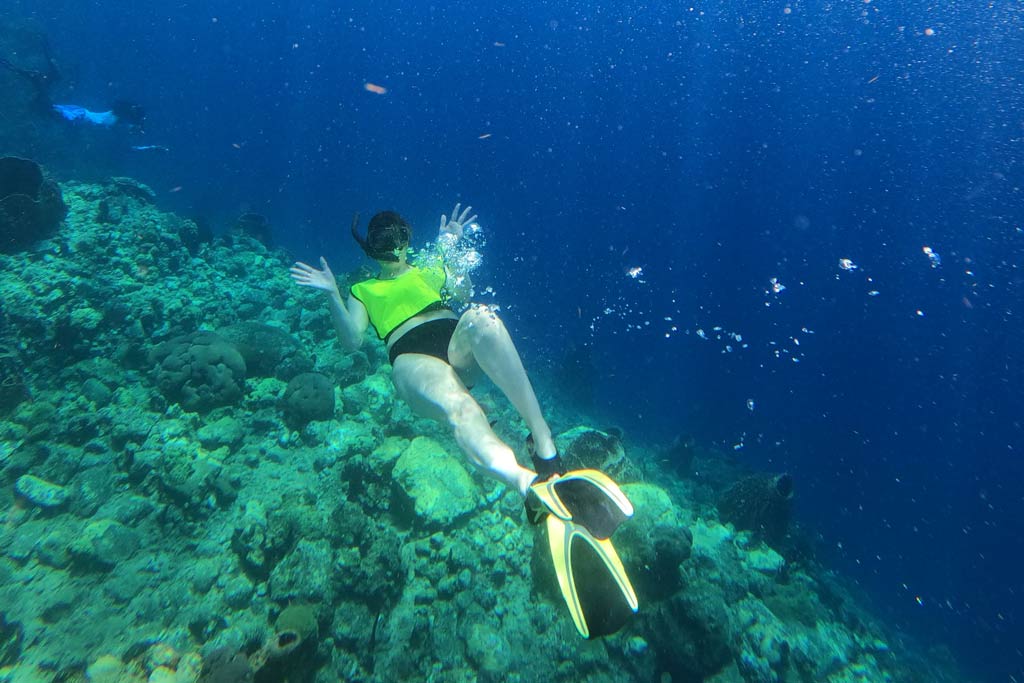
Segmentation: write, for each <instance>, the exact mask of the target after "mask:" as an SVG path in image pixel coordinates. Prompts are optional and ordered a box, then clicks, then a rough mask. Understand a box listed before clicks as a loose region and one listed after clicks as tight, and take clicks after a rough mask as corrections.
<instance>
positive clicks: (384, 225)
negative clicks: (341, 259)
mask: <svg viewBox="0 0 1024 683" xmlns="http://www.w3.org/2000/svg"><path fill="white" fill-rule="evenodd" d="M411 237H412V230H411V229H410V228H409V224H408V223H406V222H405V221H404V220H403V219H402V217H401V216H399V215H398V214H397V213H395V212H394V211H382V212H381V213H378V214H377V215H376V216H374V217H373V218H372V219H371V220H370V225H369V227H368V228H367V230H366V237H363V236H362V235H360V234H359V214H358V213H356V214H355V215H354V216H353V217H352V238H353V239H355V241H356V242H357V243H358V244H359V246H360V247H362V249H363V251H364V252H366V255H367V256H369V257H370V258H372V259H374V260H375V261H388V262H395V261H398V254H397V252H399V251H401V250H402V249H405V248H406V247H408V246H409V239H410V238H411Z"/></svg>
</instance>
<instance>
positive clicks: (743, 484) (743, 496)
mask: <svg viewBox="0 0 1024 683" xmlns="http://www.w3.org/2000/svg"><path fill="white" fill-rule="evenodd" d="M792 501H793V478H792V477H791V476H789V475H788V474H777V475H772V474H757V475H753V476H750V477H746V478H744V479H740V480H739V481H737V482H736V483H734V484H733V485H732V486H730V487H729V488H728V489H726V490H725V491H724V492H723V493H722V495H721V496H720V497H719V499H718V511H719V513H720V514H721V516H722V521H725V522H729V523H731V524H732V525H733V526H735V527H736V529H737V530H747V531H754V532H757V533H758V534H760V535H761V536H762V537H763V538H764V539H765V540H766V541H767V542H768V543H771V544H773V545H774V544H777V543H778V542H780V541H781V540H782V539H783V537H785V535H786V531H787V530H788V528H789V519H790V514H791V505H792Z"/></svg>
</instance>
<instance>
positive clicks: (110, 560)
mask: <svg viewBox="0 0 1024 683" xmlns="http://www.w3.org/2000/svg"><path fill="white" fill-rule="evenodd" d="M140 545H141V542H140V539H139V534H138V532H137V531H135V530H134V529H131V528H129V527H126V526H125V525H123V524H121V523H120V522H115V521H114V520H112V519H100V520H97V521H94V522H90V523H89V524H87V525H86V527H85V529H83V531H82V533H81V535H80V536H79V537H78V538H77V539H75V541H74V543H73V544H72V546H71V552H72V554H73V555H74V556H75V559H76V561H78V562H81V563H82V564H83V565H86V566H95V567H98V568H100V569H105V570H109V569H113V568H114V567H115V566H117V564H118V563H119V562H123V561H124V560H127V559H128V558H129V557H131V556H132V555H133V554H134V553H135V551H136V550H138V549H139V546H140Z"/></svg>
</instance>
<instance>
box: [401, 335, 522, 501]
mask: <svg viewBox="0 0 1024 683" xmlns="http://www.w3.org/2000/svg"><path fill="white" fill-rule="evenodd" d="M391 376H392V379H393V380H394V382H395V388H396V389H397V390H398V395H399V396H400V397H401V398H402V400H404V401H405V402H406V403H408V404H409V407H410V408H412V410H413V412H415V413H416V414H417V415H421V416H422V417H427V418H431V419H434V420H437V421H439V422H447V423H448V424H449V425H451V428H452V432H453V433H454V435H455V441H456V443H458V444H459V448H461V449H462V451H463V452H464V453H465V454H466V456H467V457H468V458H469V460H470V462H472V463H473V464H474V465H476V466H477V467H480V468H482V469H484V470H487V472H488V473H489V474H491V476H493V477H496V478H497V479H500V480H501V481H503V482H505V483H506V484H508V485H509V486H514V487H515V488H516V489H517V490H518V491H519V492H520V493H521V494H523V495H526V491H527V489H528V488H529V486H530V484H531V483H532V482H533V480H534V478H535V477H536V476H537V475H536V473H534V472H532V471H531V470H528V469H526V468H525V467H522V466H521V465H520V464H519V463H518V462H517V461H516V454H515V453H514V452H513V451H512V449H511V448H509V447H508V446H507V445H506V444H505V443H504V442H502V440H501V439H499V438H498V435H497V434H495V433H494V430H493V429H491V425H490V424H489V423H488V421H487V416H486V415H485V414H484V411H483V409H482V408H481V407H480V404H478V403H477V402H476V400H474V398H473V397H472V396H470V394H469V391H468V390H467V389H466V385H464V384H463V383H462V380H460V379H459V377H458V375H456V374H455V370H454V369H453V368H452V366H450V365H448V364H447V363H445V362H444V361H442V360H439V359H437V358H434V357H433V356H426V355H422V354H418V353H403V354H402V355H400V356H398V357H397V358H395V364H394V367H393V369H392V375H391Z"/></svg>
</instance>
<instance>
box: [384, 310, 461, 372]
mask: <svg viewBox="0 0 1024 683" xmlns="http://www.w3.org/2000/svg"><path fill="white" fill-rule="evenodd" d="M458 324H459V321H458V320H455V319H454V318H440V319H438V320H430V321H428V322H425V323H422V324H420V325H417V326H416V327H414V328H412V329H411V330H409V331H408V332H406V333H405V334H403V335H402V337H401V338H400V339H399V340H398V341H396V342H395V343H394V344H393V345H392V346H391V350H390V351H388V360H389V361H390V362H391V364H392V365H394V364H395V359H396V358H398V357H399V356H400V355H402V354H403V353H422V354H424V355H426V356H433V357H434V358H440V359H441V360H443V361H444V362H445V363H447V362H448V342H450V341H451V340H452V334H453V333H454V332H455V326H456V325H458Z"/></svg>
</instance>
